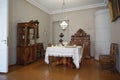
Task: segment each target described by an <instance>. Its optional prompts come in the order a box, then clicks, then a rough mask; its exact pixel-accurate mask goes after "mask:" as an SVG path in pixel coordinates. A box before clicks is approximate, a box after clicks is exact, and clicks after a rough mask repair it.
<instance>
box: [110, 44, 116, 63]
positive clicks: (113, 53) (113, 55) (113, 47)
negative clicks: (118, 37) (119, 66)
mask: <svg viewBox="0 0 120 80" xmlns="http://www.w3.org/2000/svg"><path fill="white" fill-rule="evenodd" d="M117 53H118V44H116V43H111V46H110V57H111V59H112V60H113V63H114V64H116V54H117Z"/></svg>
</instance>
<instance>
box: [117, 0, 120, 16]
mask: <svg viewBox="0 0 120 80" xmlns="http://www.w3.org/2000/svg"><path fill="white" fill-rule="evenodd" d="M117 5H118V14H119V17H120V0H117Z"/></svg>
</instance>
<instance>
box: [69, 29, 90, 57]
mask: <svg viewBox="0 0 120 80" xmlns="http://www.w3.org/2000/svg"><path fill="white" fill-rule="evenodd" d="M70 45H77V46H79V45H80V46H83V47H84V48H83V58H90V35H88V34H87V33H86V32H85V31H84V30H82V29H79V30H78V31H77V32H76V33H75V34H74V35H72V36H71V41H70Z"/></svg>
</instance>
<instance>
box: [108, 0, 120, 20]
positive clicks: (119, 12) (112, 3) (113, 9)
mask: <svg viewBox="0 0 120 80" xmlns="http://www.w3.org/2000/svg"><path fill="white" fill-rule="evenodd" d="M119 3H120V0H108V6H109V9H110V15H111V21H115V20H117V18H118V17H119V16H120V4H119Z"/></svg>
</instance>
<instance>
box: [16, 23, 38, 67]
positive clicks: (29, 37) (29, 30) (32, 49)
mask: <svg viewBox="0 0 120 80" xmlns="http://www.w3.org/2000/svg"><path fill="white" fill-rule="evenodd" d="M38 24H39V22H38V21H30V22H24V23H18V25H17V64H24V65H25V64H27V63H31V62H33V61H35V60H37V52H36V50H37V49H36V40H37V37H38Z"/></svg>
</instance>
